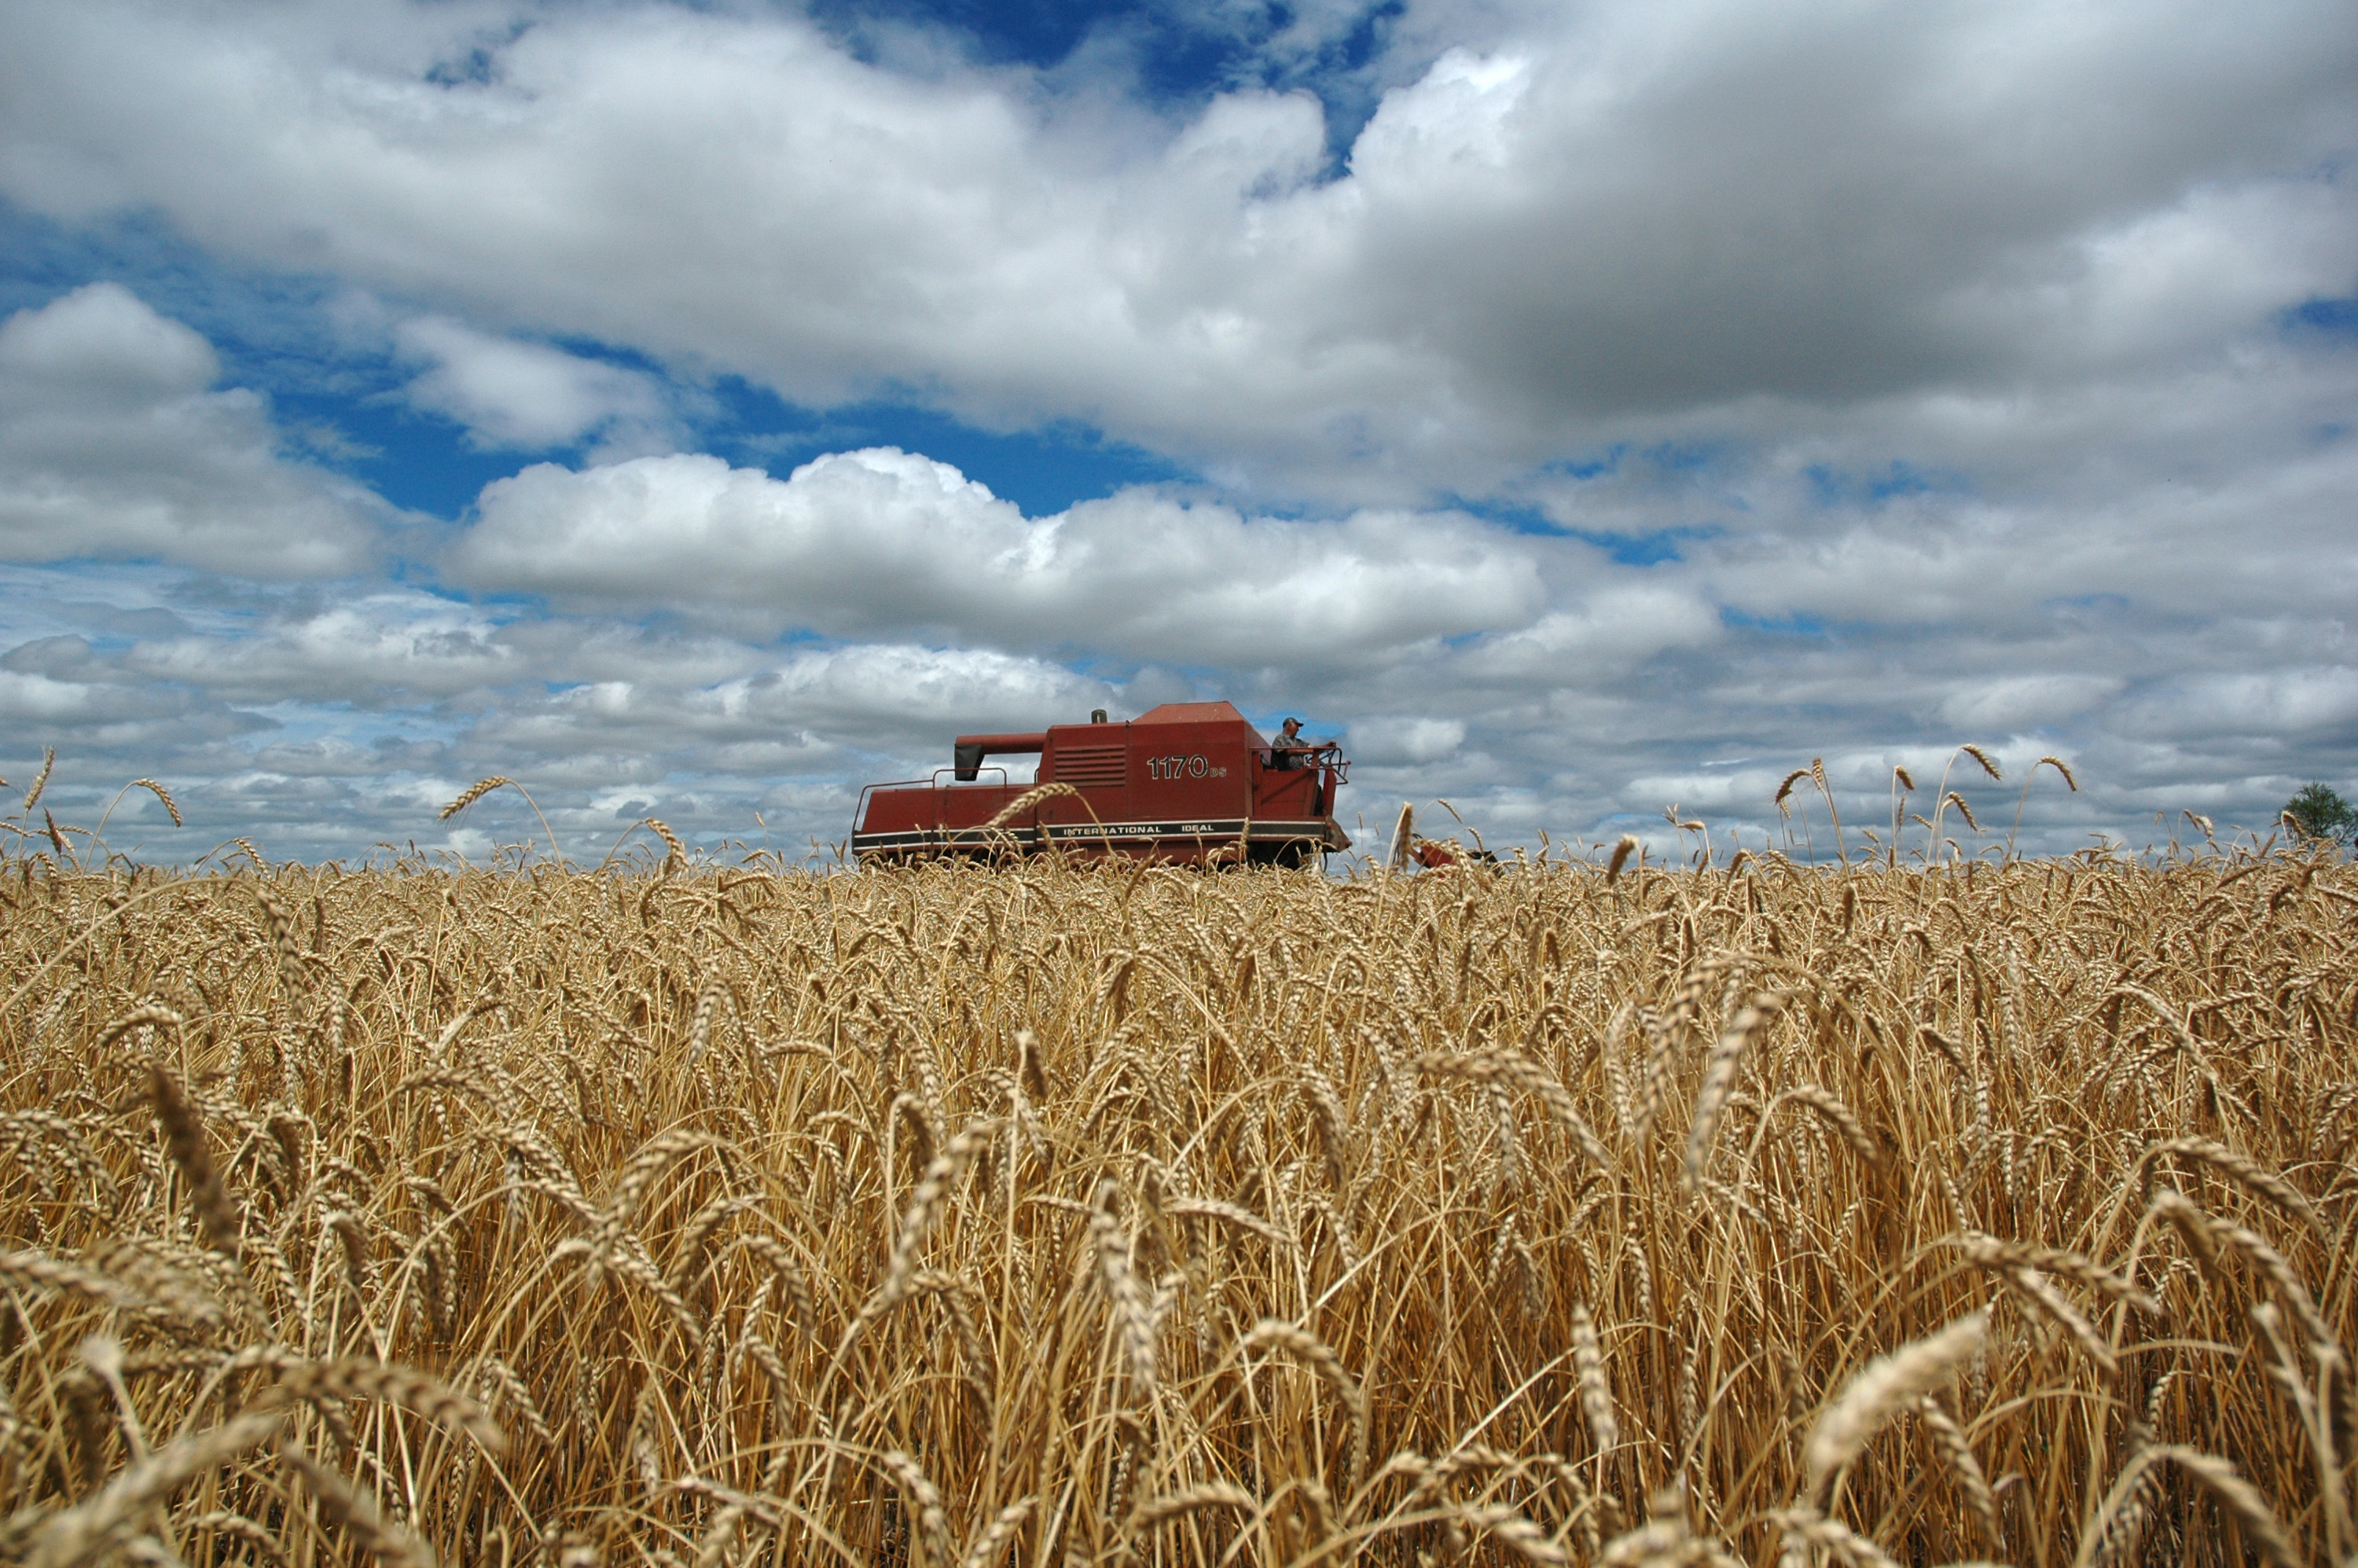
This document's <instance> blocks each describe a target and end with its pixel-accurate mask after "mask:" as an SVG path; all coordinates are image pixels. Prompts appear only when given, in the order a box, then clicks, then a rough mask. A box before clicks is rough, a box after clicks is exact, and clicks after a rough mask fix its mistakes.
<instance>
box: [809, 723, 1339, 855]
mask: <svg viewBox="0 0 2358 1568" xmlns="http://www.w3.org/2000/svg"><path fill="white" fill-rule="evenodd" d="M1033 755H1036V756H1037V757H1038V758H1039V759H1040V761H1039V765H1038V767H1037V769H1036V770H1035V771H1034V773H1033V776H1032V777H1031V778H1030V779H1025V780H1018V779H1015V778H1012V777H1011V776H1010V775H1009V773H1008V770H1007V768H1006V765H1005V764H1004V763H994V762H992V761H991V759H993V758H998V757H1027V756H1033ZM951 759H952V760H951V765H950V766H949V767H946V768H939V769H936V770H935V772H934V774H933V776H932V777H930V778H925V779H907V780H903V781H902V782H899V783H896V784H870V785H869V786H868V787H867V788H866V789H864V790H862V791H860V806H859V807H858V810H857V812H856V814H855V816H854V817H853V822H852V831H851V849H852V852H853V853H854V854H856V855H858V856H859V857H860V859H861V860H863V861H867V862H871V863H875V862H879V861H885V862H889V861H892V860H912V859H917V858H921V857H925V856H929V855H940V854H960V855H997V854H1010V853H1017V854H1022V853H1036V852H1039V851H1041V850H1044V849H1049V848H1051V847H1052V846H1053V847H1055V848H1056V849H1063V850H1066V851H1069V852H1072V853H1075V854H1078V855H1083V856H1089V857H1098V856H1107V855H1119V856H1123V857H1127V858H1130V859H1133V860H1168V861H1175V862H1183V863H1196V864H1236V863H1240V862H1253V863H1258V864H1271V865H1282V866H1303V865H1310V866H1315V865H1318V864H1321V863H1323V862H1324V860H1325V856H1326V854H1327V853H1328V852H1329V851H1330V850H1336V849H1349V848H1350V847H1351V840H1350V838H1348V837H1347V835H1346V834H1345V833H1344V831H1343V829H1342V827H1340V826H1338V825H1337V824H1336V820H1335V791H1336V786H1337V785H1339V784H1342V783H1343V782H1344V779H1345V778H1346V777H1347V774H1348V773H1349V770H1350V764H1349V763H1348V762H1346V761H1345V760H1344V759H1343V755H1342V752H1341V749H1340V748H1339V747H1336V746H1335V745H1332V744H1327V745H1300V746H1285V745H1279V744H1273V743H1271V741H1267V740H1265V739H1263V738H1262V736H1261V733H1260V730H1255V729H1254V728H1253V727H1252V724H1251V723H1250V721H1249V720H1248V719H1246V718H1245V716H1244V715H1243V714H1241V713H1239V712H1238V711H1237V709H1236V708H1235V707H1234V706H1232V705H1231V704H1228V703H1226V702H1166V703H1164V704H1163V706H1162V707H1160V708H1151V709H1149V710H1148V711H1146V712H1144V713H1141V714H1140V715H1139V716H1138V717H1137V718H1135V719H1124V720H1122V721H1120V722H1119V723H1115V722H1109V720H1108V719H1107V718H1106V715H1105V711H1104V710H1103V709H1102V708H1100V709H1098V711H1097V712H1096V713H1095V714H1093V715H1091V717H1090V719H1089V722H1087V723H1086V724H1058V725H1053V726H1051V727H1050V728H1048V729H1046V730H1039V731H1036V732H1033V733H1019V734H1003V735H960V736H959V737H957V741H955V742H954V743H953V745H952V748H951ZM945 774H947V775H948V776H947V777H946V778H945V777H944V775H945ZM1044 784H1063V785H1065V786H1067V790H1059V791H1055V792H1041V791H1040V789H1039V786H1041V785H1044ZM1067 791H1069V793H1067ZM1034 794H1038V795H1040V798H1037V799H1034V800H1033V801H1031V802H1029V803H1028V804H1022V805H1021V806H1020V808H1019V809H1018V810H1016V811H1015V812H1014V813H1013V814H1012V815H1011V816H1010V815H1009V808H1010V807H1011V806H1018V805H1019V803H1021V802H1022V801H1023V797H1024V796H1026V795H1034Z"/></svg>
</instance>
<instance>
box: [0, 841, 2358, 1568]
mask: <svg viewBox="0 0 2358 1568" xmlns="http://www.w3.org/2000/svg"><path fill="white" fill-rule="evenodd" d="M0 903H5V914H0V997H5V1001H0V1042H5V1044H0V1152H5V1162H0V1248H5V1251H0V1395H5V1406H0V1515H5V1522H0V1556H5V1557H7V1558H9V1559H10V1560H23V1561H27V1562H32V1563H42V1564H51V1565H55V1564H64V1563H81V1562H93V1563H95V1562H108V1561H117V1560H122V1561H135V1562H146V1563H171V1562H180V1563H191V1564H198V1563H290V1564H297V1565H300V1564H312V1563H344V1562H350V1561H355V1560H359V1559H362V1558H363V1557H364V1556H365V1554H367V1553H372V1552H373V1553H374V1554H375V1555H377V1556H378V1557H380V1558H384V1559H388V1560H394V1561H424V1560H425V1559H426V1558H427V1554H428V1553H429V1552H430V1553H431V1554H432V1555H433V1556H434V1557H435V1558H437V1559H438V1560H439V1561H441V1562H443V1563H539V1562H546V1563H563V1564H587V1563H614V1564H622V1563H698V1564H721V1563H834V1562H842V1563H907V1564H911V1565H918V1564H924V1565H927V1568H961V1565H963V1568H991V1565H996V1564H1000V1563H1022V1564H1039V1565H1044V1568H1061V1565H1063V1564H1067V1563H1206V1564H1209V1563H1223V1562H1228V1563H1253V1564H1278V1563H1304V1564H1307V1563H1338V1564H1339V1563H1351V1562H1355V1561H1358V1562H1370V1563H1422V1562H1426V1561H1431V1562H1435V1563H1455V1562H1476V1563H1511V1562H1517V1561H1529V1562H1532V1563H1563V1562H1574V1563H1586V1562H1600V1561H1601V1562H1606V1563H1631V1564H1635V1563H1664V1564H1667V1563H1706V1562H1711V1563H1718V1562H1728V1561H1736V1562H1741V1563H1755V1564H1767V1563H1772V1562H1779V1561H1782V1562H1786V1563H1866V1564H1872V1563H1885V1562H1887V1561H1897V1562H1902V1563H1911V1564H1913V1563H1943V1562H1950V1561H1955V1560H1968V1559H1981V1560H1993V1561H2002V1562H2009V1563H2023V1564H2031V1563H2038V1564H2061V1563H2148V1562H2149V1563H2175V1562H2180V1561H2184V1562H2189V1563H2246V1562H2255V1561H2258V1562H2268V1563H2321V1562H2333V1563H2342V1562H2344V1561H2346V1560H2348V1558H2349V1556H2350V1554H2351V1553H2352V1552H2353V1551H2358V1527H2353V1521H2352V1516H2351V1509H2352V1507H2353V1488H2352V1485H2351V1481H2352V1475H2353V1471H2352V1462H2353V1458H2358V1382H2353V1366H2352V1364H2351V1359H2350V1356H2351V1351H2350V1348H2349V1347H2351V1346H2353V1345H2358V1321H2353V1262H2358V1259H2353V1223H2358V1179H2353V1173H2352V1171H2351V1168H2350V1166H2349V1164H2348V1163H2347V1162H2346V1160H2345V1155H2346V1153H2347V1151H2348V1148H2349V1145H2350V1143H2351V1141H2352V1139H2353V1136H2358V1028H2353V1006H2358V874H2353V871H2352V869H2351V868H2350V867H2348V866H2344V865H2337V864H2332V863H2328V862H2320V861H2314V860H2296V859H2290V858H2287V857H2285V856H2282V855H2271V856H2266V857H2259V858H2250V857H2244V858H2229V859H2212V860H2203V861H2201V862H2185V863H2177V864H2172V865H2165V866H2143V867H2140V866H2136V865H2131V864H2125V863H2118V862H2107V863H2098V862H2092V861H2088V860H2078V861H2065V862H2016V863H2013V864H2009V865H2005V866H1995V865H1985V866H1979V867H1975V868H1971V869H1960V870H1950V871H1924V870H1904V869H1903V870H1893V869H1887V868H1877V869H1875V870H1851V871H1824V870H1821V871H1810V870H1806V869H1801V868H1795V867H1790V866H1787V865H1784V864H1781V863H1779V862H1777V861H1775V860H1768V861H1761V860H1752V861H1749V862H1747V864H1746V865H1745V867H1744V868H1743V869H1742V870H1741V871H1738V872H1736V874H1733V875H1730V874H1728V873H1727V872H1725V871H1680V872H1665V871H1659V870H1650V869H1638V870H1632V871H1624V872H1623V873H1622V874H1620V875H1618V876H1617V877H1616V878H1612V879H1608V878H1607V876H1606V873H1605V870H1604V868H1603V867H1601V866H1590V865H1570V864H1562V863H1557V864H1550V865H1547V866H1545V867H1542V868H1530V867H1524V868H1520V869H1509V870H1506V871H1501V872H1498V873H1495V874H1479V873H1471V872H1468V873H1433V874H1426V875H1422V876H1418V877H1414V878H1408V877H1396V878H1384V877H1366V878H1362V879H1360V880H1357V881H1347V882H1345V881H1326V880H1323V879H1319V878H1314V877H1311V876H1307V875H1303V874H1300V873H1292V872H1277V871H1263V872H1239V873H1231V874H1221V875H1207V874H1201V873H1190V872H1183V871H1168V870H1162V871H1131V870H1127V869H1125V870H1112V871H1102V870H1098V871H1093V870H1076V869H1073V868H1069V867H1061V866H1057V865H1035V866H1032V867H1029V868H1026V869H1022V870H1020V871H990V870H985V869H977V868H972V867H965V868H958V867H944V868H932V869H915V870H908V871H893V872H867V873H858V874H837V875H828V876H806V875H799V874H791V875H784V876H780V875H773V874H769V873H768V872H766V871H746V870H742V869H737V870H716V869H713V868H709V867H693V866H687V865H685V864H683V863H682V862H681V861H680V860H678V859H677V857H676V856H675V857H674V859H673V860H669V861H667V862H666V863H665V865H664V866H662V867H660V868H656V867H647V866H642V867H639V868H636V869H634V870H632V871H627V872H610V873H607V874H597V875H593V874H587V873H579V872H565V873H560V872H556V871H543V872H538V873H535V874H529V875H525V874H514V873H513V872H511V873H505V874H492V873H488V872H476V873H469V874H464V875H457V874H443V873H438V872H435V871H429V870H427V869H423V868H419V867H396V868H387V869H384V870H379V871H337V870H336V869H334V868H324V869H307V868H299V867H275V868H267V869H264V868H259V867H256V868H254V869H250V870H245V871H241V872H239V873H238V874H235V875H217V876H211V877H201V878H183V879H174V878H168V877H158V876H157V875H156V874H154V873H141V874H139V875H138V876H136V877H131V878H125V877H124V876H121V875H117V876H115V877H114V878H112V879H109V878H104V877H99V876H73V875H42V874H38V873H37V872H35V871H33V870H32V869H31V868H29V867H27V868H25V874H24V875H22V876H18V875H16V874H13V873H12V874H11V875H10V876H8V877H7V878H6V879H5V881H0Z"/></svg>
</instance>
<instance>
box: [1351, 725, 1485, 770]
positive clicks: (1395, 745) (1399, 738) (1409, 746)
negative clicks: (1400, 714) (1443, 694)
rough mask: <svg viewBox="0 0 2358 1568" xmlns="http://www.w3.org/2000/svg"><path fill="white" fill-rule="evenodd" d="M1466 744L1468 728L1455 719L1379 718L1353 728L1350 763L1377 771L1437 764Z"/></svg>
mask: <svg viewBox="0 0 2358 1568" xmlns="http://www.w3.org/2000/svg"><path fill="white" fill-rule="evenodd" d="M1465 743H1466V726H1465V725H1464V724H1463V723H1462V722H1460V721H1459V720H1457V719H1401V718H1387V717H1379V718H1371V719H1355V720H1353V721H1352V724H1351V733H1350V754H1351V759H1352V760H1353V761H1354V762H1368V763H1369V764H1371V765H1373V766H1376V767H1382V766H1384V765H1386V764H1388V763H1389V764H1400V763H1407V764H1410V765H1417V764H1422V763H1425V762H1439V761H1441V759H1443V758H1444V757H1446V756H1448V755H1449V754H1450V753H1451V752H1455V751H1456V750H1457V748H1458V747H1460V746H1462V745H1464V744H1465Z"/></svg>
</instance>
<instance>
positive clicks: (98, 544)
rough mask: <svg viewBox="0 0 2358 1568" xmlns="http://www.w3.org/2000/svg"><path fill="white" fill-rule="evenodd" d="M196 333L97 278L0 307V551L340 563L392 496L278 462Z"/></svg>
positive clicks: (369, 549)
mask: <svg viewBox="0 0 2358 1568" xmlns="http://www.w3.org/2000/svg"><path fill="white" fill-rule="evenodd" d="M219 371H220V366H219V362H218V361H217V360H216V359H215V358H214V355H213V352H212V350H211V346H210V345H209V344H207V343H206V341H205V340H204V339H203V338H202V337H200V336H199V335H198V334H197V333H195V332H192V331H190V330H189V329H188V328H186V327H184V326H181V325H180V324H179V323H178V322H176V321H170V320H167V319H164V318H163V317H160V316H158V315H157V314H156V313H155V312H154V311H153V310H150V309H149V308H147V307H146V305H145V304H143V303H142V302H141V301H140V300H139V299H138V298H137V297H135V296H134V295H132V294H131V293H130V292H129V291H128V290H126V289H124V288H123V287H120V286H118V285H115V284H111V283H93V284H90V285H87V286H86V287H81V288H79V289H76V290H75V291H74V292H72V293H70V294H68V295H64V296H61V297H59V298H57V299H55V300H52V301H50V302H49V304H48V305H45V306H43V307H41V308H38V309H33V310H20V311H18V312H17V313H16V314H15V315H14V316H11V317H9V318H8V319H7V320H6V321H5V322H0V557H5V558H7V559H10V560H16V561H59V560H70V559H117V560H119V559H124V558H138V557H147V558H152V559H157V560H163V561H169V562H175V563H179V564H183V565H188V566H195V567H202V568H207V569H210V570H214V571H223V572H233V573H236V574H238V575H240V576H243V577H252V578H263V579H271V578H307V577H321V576H328V575H331V574H337V573H342V572H349V571H352V570H354V569H356V568H360V567H361V566H362V565H363V564H364V563H366V562H367V561H368V560H369V558H370V557H371V556H372V555H373V553H374V545H375V538H374V535H375V531H376V529H377V528H378V527H380V526H382V525H383V524H385V523H386V522H389V521H391V519H392V512H391V509H390V508H388V507H386V506H385V505H384V503H382V502H381V501H379V500H377V499H376V498H375V497H374V496H373V495H372V494H370V493H369V492H366V491H365V490H363V489H362V488H361V487H360V486H358V485H355V484H352V483H350V482H349V481H343V480H341V479H339V478H337V477H336V476H334V475H332V474H330V473H327V472H325V471H324V470H318V469H312V468H308V467H305V466H303V465H301V464H298V463H294V462H289V461H287V460H285V459H283V458H281V457H280V456H279V455H278V454H277V451H276V440H275V435H274V432H273V430H272V428H271V424H270V418H269V413H268V410H267V408H266V407H265V406H264V404H263V402H262V400H261V399H260V398H258V397H257V396H255V395H254V394H253V393H251V392H246V391H242V390H231V391H225V392H213V391H210V390H208V389H209V388H210V387H211V385H212V383H213V380H214V378H215V377H216V376H217V375H218V374H219Z"/></svg>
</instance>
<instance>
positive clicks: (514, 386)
mask: <svg viewBox="0 0 2358 1568" xmlns="http://www.w3.org/2000/svg"><path fill="white" fill-rule="evenodd" d="M394 337H395V342H396V343H398V345H399V346H400V349H401V351H402V353H403V355H404V356H405V357H406V358H408V359H411V360H414V361H423V362H427V363H428V364H429V365H430V366H431V368H430V369H428V370H427V371H426V373H424V374H422V375H420V376H418V377H417V378H416V380H414V381H412V382H411V383H410V384H409V386H408V389H407V391H408V396H409V400H410V402H411V403H412V404H414V405H416V406H417V407H420V408H424V409H427V410H429V411H431V412H434V413H437V414H445V415H448V416H449V417H451V418H453V419H456V420H457V421H459V422H460V424H462V425H464V426H466V427H467V431H468V434H469V436H470V437H471V438H472V439H473V440H474V442H475V444H477V445H478V446H482V447H492V448H514V449H522V450H526V451H532V450H539V449H546V448H549V447H562V446H570V445H572V444H573V443H575V442H577V441H579V440H581V439H583V438H586V437H589V436H591V435H593V434H596V435H600V436H601V437H602V439H601V441H600V446H601V447H602V449H604V450H606V451H607V452H609V453H611V454H612V455H615V456H622V457H633V456H637V455H640V454H641V453H643V452H647V451H658V452H661V451H669V450H671V449H673V448H674V447H675V446H676V420H675V419H674V418H673V416H672V413H671V410H670V408H669V407H668V406H666V403H665V397H664V395H663V392H662V389H661V388H660V387H659V386H658V385H657V384H656V383H655V382H654V380H653V379H652V378H650V377H648V376H645V375H643V374H640V373H637V372H634V371H628V370H623V369H622V368H621V367H619V366H616V365H611V364H606V363H603V362H600V361H597V360H590V359H584V358H582V357H581V356H580V355H579V354H568V353H567V352H565V351H563V350H561V349H553V348H550V347H548V346H547V345H546V344H545V343H530V342H520V341H516V340H514V339H511V338H494V337H491V336H488V335H486V334H484V333H481V332H478V331H476V330H473V329H472V328H471V327H468V326H466V325H464V324H462V323H460V322H458V321H453V320H450V319H448V318H445V317H439V316H422V317H418V318H416V319H413V320H408V321H405V322H403V323H401V325H400V326H399V327H397V328H395V332H394Z"/></svg>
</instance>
